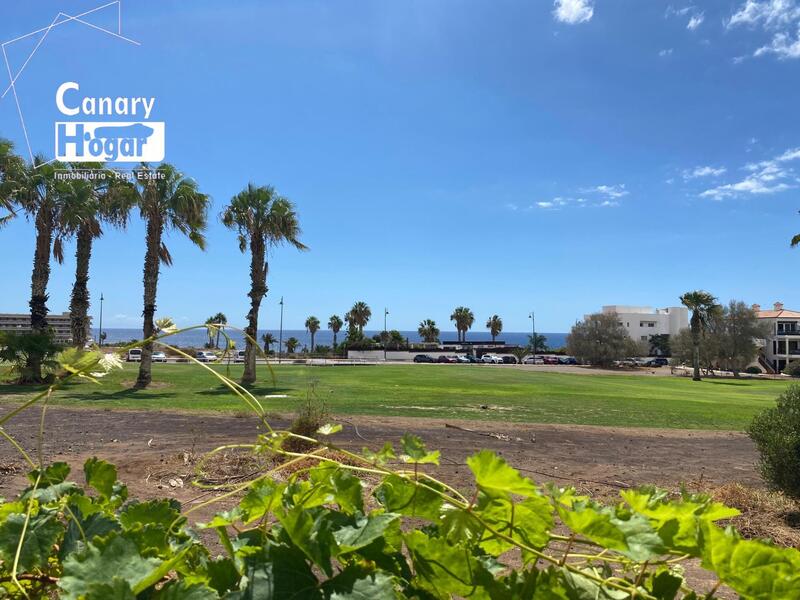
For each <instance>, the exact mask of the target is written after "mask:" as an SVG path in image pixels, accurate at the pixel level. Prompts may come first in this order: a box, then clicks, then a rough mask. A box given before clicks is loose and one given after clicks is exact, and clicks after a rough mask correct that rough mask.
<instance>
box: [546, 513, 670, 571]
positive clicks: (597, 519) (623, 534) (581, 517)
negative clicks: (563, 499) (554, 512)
mask: <svg viewBox="0 0 800 600" xmlns="http://www.w3.org/2000/svg"><path fill="white" fill-rule="evenodd" d="M557 509H558V514H559V517H561V520H562V521H563V522H564V524H565V525H566V526H567V527H569V528H570V529H571V530H572V531H574V532H575V533H577V534H580V535H583V536H586V537H587V538H589V539H590V540H592V541H593V542H595V543H597V544H599V545H600V546H603V547H604V548H609V549H611V550H618V551H620V552H622V553H623V554H625V555H626V556H629V557H630V558H632V559H633V560H636V561H645V560H649V559H651V558H654V557H656V556H658V555H660V554H662V553H663V552H664V551H665V548H664V545H663V542H662V541H661V538H660V537H659V535H658V534H657V533H656V532H655V530H654V529H653V527H652V525H651V524H650V522H649V521H648V520H647V518H645V517H643V516H642V515H639V514H636V513H631V512H628V511H624V510H617V509H615V508H612V507H604V506H600V505H599V504H596V503H594V502H591V501H586V500H581V501H577V502H574V503H573V504H572V506H571V507H569V508H567V507H564V506H563V504H560V503H559V504H558V505H557Z"/></svg>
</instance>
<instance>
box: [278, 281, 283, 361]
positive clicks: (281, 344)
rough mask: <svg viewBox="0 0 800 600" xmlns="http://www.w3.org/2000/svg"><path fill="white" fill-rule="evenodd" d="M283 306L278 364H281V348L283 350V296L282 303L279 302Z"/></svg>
mask: <svg viewBox="0 0 800 600" xmlns="http://www.w3.org/2000/svg"><path fill="white" fill-rule="evenodd" d="M278 304H280V305H281V329H280V333H279V334H278V363H280V362H281V348H283V296H281V301H280V302H278Z"/></svg>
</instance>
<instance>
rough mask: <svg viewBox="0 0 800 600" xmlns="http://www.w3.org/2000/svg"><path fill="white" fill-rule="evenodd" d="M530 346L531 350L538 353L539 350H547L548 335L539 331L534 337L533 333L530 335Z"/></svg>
mask: <svg viewBox="0 0 800 600" xmlns="http://www.w3.org/2000/svg"><path fill="white" fill-rule="evenodd" d="M528 348H530V351H531V352H533V353H534V354H536V353H537V352H546V351H547V337H546V336H543V335H541V334H539V333H537V334H536V337H535V338H534V336H533V335H529V336H528Z"/></svg>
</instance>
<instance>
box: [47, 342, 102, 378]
mask: <svg viewBox="0 0 800 600" xmlns="http://www.w3.org/2000/svg"><path fill="white" fill-rule="evenodd" d="M101 358H103V355H102V354H100V353H99V352H94V351H89V352H87V351H85V350H82V349H80V348H66V349H64V350H63V351H62V352H59V354H58V356H57V357H56V360H58V364H60V365H61V367H62V368H63V369H65V370H66V371H69V372H70V373H88V372H89V371H93V370H95V368H96V367H97V365H98V364H100V359H101Z"/></svg>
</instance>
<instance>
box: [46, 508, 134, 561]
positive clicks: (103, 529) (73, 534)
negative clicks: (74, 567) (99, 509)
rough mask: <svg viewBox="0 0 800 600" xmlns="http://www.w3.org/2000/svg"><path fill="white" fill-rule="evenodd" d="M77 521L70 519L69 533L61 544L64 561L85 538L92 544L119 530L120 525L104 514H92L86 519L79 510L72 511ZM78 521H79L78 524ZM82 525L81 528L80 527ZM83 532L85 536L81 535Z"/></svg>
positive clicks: (61, 554)
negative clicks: (99, 537)
mask: <svg viewBox="0 0 800 600" xmlns="http://www.w3.org/2000/svg"><path fill="white" fill-rule="evenodd" d="M72 512H73V514H74V515H75V519H70V520H69V524H68V525H67V532H66V533H65V534H64V541H63V542H62V543H61V550H60V552H59V554H60V556H61V557H62V560H63V558H64V557H65V556H68V555H69V554H70V553H71V552H74V551H75V549H76V548H77V547H78V543H79V542H81V541H83V536H85V537H86V541H87V542H91V541H92V540H93V539H94V538H96V537H98V536H104V535H108V534H109V533H110V532H112V531H118V530H119V528H120V527H119V524H118V523H117V522H116V521H113V520H112V519H111V518H109V517H108V516H106V515H104V514H103V513H92V514H91V515H89V516H88V517H86V518H84V517H83V515H82V514H81V511H80V510H79V509H78V508H74V509H73V510H72ZM76 520H77V521H78V522H77V523H76ZM78 525H80V527H78ZM81 532H83V535H81Z"/></svg>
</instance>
